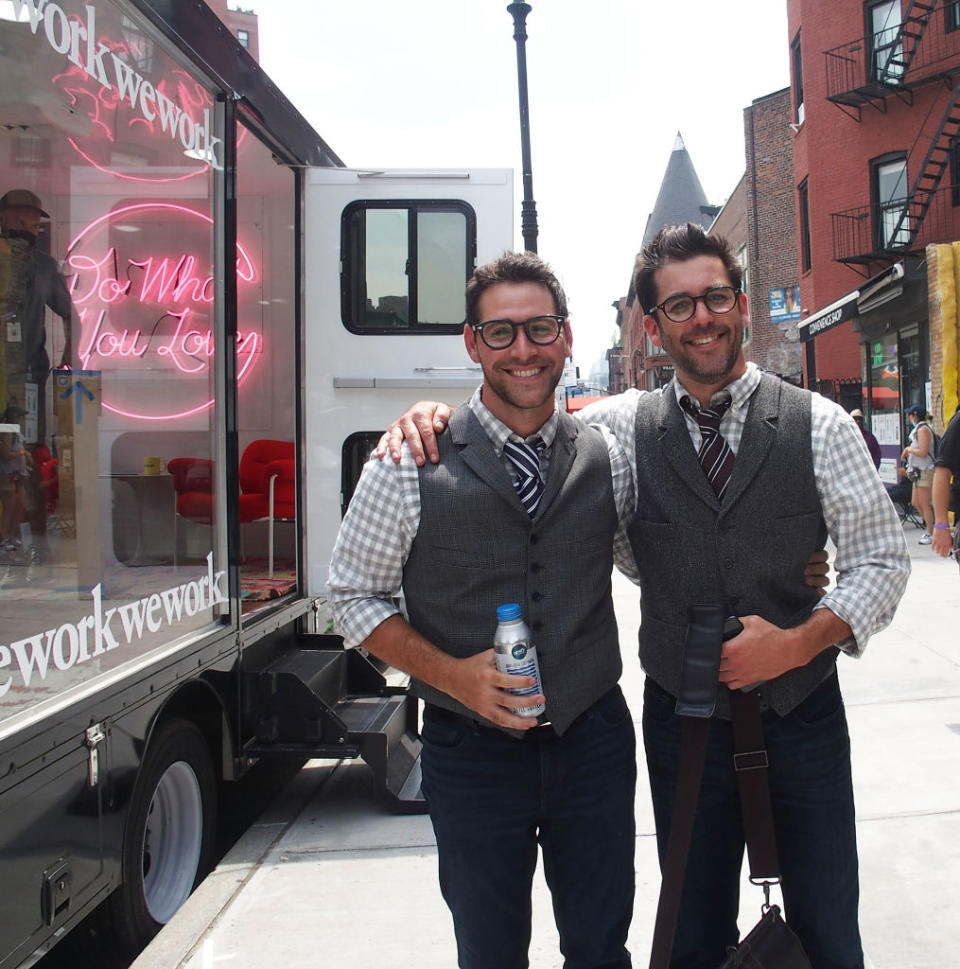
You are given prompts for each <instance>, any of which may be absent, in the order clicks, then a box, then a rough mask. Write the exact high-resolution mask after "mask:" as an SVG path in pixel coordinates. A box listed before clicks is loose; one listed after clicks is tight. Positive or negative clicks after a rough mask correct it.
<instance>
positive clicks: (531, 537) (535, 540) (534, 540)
mask: <svg viewBox="0 0 960 969" xmlns="http://www.w3.org/2000/svg"><path fill="white" fill-rule="evenodd" d="M538 541H539V539H538V538H537V536H536V535H531V536H530V544H531V545H536V544H537V542H538Z"/></svg>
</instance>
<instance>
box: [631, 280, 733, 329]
mask: <svg viewBox="0 0 960 969" xmlns="http://www.w3.org/2000/svg"><path fill="white" fill-rule="evenodd" d="M739 296H740V289H739V288H734V287H733V286H711V287H710V288H709V289H708V290H707V291H706V292H705V293H703V294H702V295H700V296H690V295H688V294H687V293H679V294H678V295H676V296H668V297H667V298H666V299H665V300H664V301H663V302H662V303H658V304H657V305H656V306H653V307H651V308H650V309H649V310H647V312H648V313H655V312H656V311H657V310H660V312H662V313H663V315H664V316H665V317H666V318H667V319H668V320H670V321H671V322H673V323H686V322H687V320H689V319H692V318H693V314H694V313H696V312H697V303H703V305H704V306H706V308H707V309H708V310H709V311H710V312H711V313H729V312H730V310H732V309H733V308H734V306H736V305H737V298H738V297H739Z"/></svg>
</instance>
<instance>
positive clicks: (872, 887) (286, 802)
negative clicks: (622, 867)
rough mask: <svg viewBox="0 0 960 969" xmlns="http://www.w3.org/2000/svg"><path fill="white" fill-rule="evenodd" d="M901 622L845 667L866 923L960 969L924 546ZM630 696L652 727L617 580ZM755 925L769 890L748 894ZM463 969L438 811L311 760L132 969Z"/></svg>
mask: <svg viewBox="0 0 960 969" xmlns="http://www.w3.org/2000/svg"><path fill="white" fill-rule="evenodd" d="M906 535H907V540H908V541H909V543H910V547H911V552H912V556H913V565H914V572H913V575H912V576H911V579H910V583H909V586H908V589H907V593H906V596H905V598H904V601H903V603H902V604H901V607H900V609H899V611H898V613H897V617H896V619H895V620H894V623H893V624H892V626H891V627H890V628H889V629H887V630H885V631H884V632H883V633H882V634H880V635H879V636H877V637H875V638H874V639H873V641H872V642H871V643H870V645H869V647H868V649H867V652H866V655H865V656H864V658H863V659H862V660H859V661H853V660H849V659H846V658H841V660H840V664H839V665H840V676H841V682H842V685H843V689H844V694H845V697H846V701H847V711H848V718H849V722H850V731H851V736H852V743H853V767H854V782H855V785H856V796H857V819H858V837H859V844H860V858H861V929H862V933H863V940H864V946H865V948H866V951H867V956H868V962H867V965H868V967H869V966H871V965H872V967H873V969H955V967H956V965H957V960H958V955H957V952H958V951H960V918H958V916H957V910H956V904H955V903H954V901H953V892H954V891H955V890H956V885H957V882H958V877H960V572H958V569H957V565H956V564H955V563H954V562H953V561H949V560H943V559H940V558H938V557H937V556H936V555H934V554H933V553H932V552H931V550H930V549H929V548H926V547H921V546H918V545H917V539H918V537H919V532H918V531H915V530H914V529H912V528H907V530H906ZM614 594H615V598H616V606H617V615H618V620H619V623H620V629H621V642H622V645H623V653H624V667H625V669H624V676H623V680H622V684H623V687H624V691H625V693H626V694H627V699H628V700H629V702H630V705H631V708H632V710H633V712H634V717H635V719H637V720H638V721H639V716H640V709H641V698H642V683H643V678H642V674H641V672H640V668H639V663H638V661H637V658H636V648H635V641H636V640H635V635H636V630H637V628H638V625H639V605H638V602H637V595H636V592H635V590H634V589H633V587H632V586H631V585H630V583H629V582H627V581H626V580H624V579H622V577H620V576H619V575H617V576H615V579H614ZM636 865H637V900H636V907H635V916H634V923H633V928H632V930H631V933H630V942H629V944H630V949H631V951H632V952H633V954H634V964H635V965H636V966H643V965H646V963H647V961H648V958H649V948H650V935H651V931H652V923H653V915H654V912H655V908H656V898H657V891H658V888H659V871H658V869H657V863H656V847H655V842H654V836H653V817H652V811H651V808H650V800H649V794H648V791H647V786H646V781H645V777H644V774H643V771H642V770H641V774H640V782H639V784H638V794H637V855H636ZM743 894H744V896H745V897H744V899H743V906H742V918H741V928H742V929H745V928H747V927H749V926H750V925H752V924H753V923H754V922H755V921H756V919H757V918H758V917H759V906H760V901H761V892H760V890H759V889H754V888H751V887H750V886H748V885H745V887H744V892H743ZM411 964H415V965H416V966H417V967H418V969H435V967H436V969H440V967H443V969H451V967H453V966H455V965H456V948H455V945H454V941H453V931H452V926H451V922H450V916H449V913H448V912H447V909H446V907H445V905H444V904H443V901H442V899H441V897H440V892H439V888H438V886H437V875H436V848H435V845H434V840H433V832H432V830H431V827H430V822H429V820H428V819H427V818H426V817H397V816H393V815H390V814H388V813H386V812H385V811H384V810H383V808H382V807H381V806H380V805H379V803H378V801H377V799H376V796H375V792H374V791H373V788H372V779H371V775H370V772H369V770H368V769H367V768H366V766H365V765H363V764H362V763H358V762H344V763H333V762H328V761H313V762H311V763H310V764H308V765H307V766H306V767H305V768H304V769H303V770H302V771H301V772H300V773H299V774H298V775H297V777H296V778H295V779H294V781H293V782H292V783H291V784H290V785H289V787H288V788H287V789H286V790H284V791H283V792H282V793H281V794H280V795H279V796H278V798H277V800H276V801H275V802H274V803H273V804H272V805H271V807H270V808H269V809H268V811H267V812H266V813H265V814H264V815H263V817H261V818H260V820H259V821H258V823H257V824H256V825H254V826H253V827H252V828H251V829H250V830H249V831H248V832H247V834H246V835H245V836H244V837H243V838H242V839H241V840H240V842H238V844H237V845H236V846H235V847H234V849H233V850H232V851H231V852H230V853H229V854H228V855H227V857H226V858H225V859H224V860H223V862H222V863H221V864H220V866H219V867H218V868H217V869H216V871H215V872H213V873H212V874H211V875H210V876H209V878H207V879H206V881H205V882H204V883H203V885H201V886H200V888H199V889H198V890H197V891H196V892H195V893H194V895H193V896H192V897H191V899H190V900H189V901H188V902H187V904H186V905H185V906H184V907H183V909H182V910H181V911H180V912H179V913H178V914H177V916H176V917H175V918H174V920H173V921H172V922H171V923H170V924H169V925H168V926H167V927H166V928H165V929H164V930H163V931H162V932H161V933H160V935H159V936H158V937H157V938H156V939H155V940H154V942H153V943H152V944H151V945H150V946H149V947H148V948H147V949H146V950H145V952H144V953H143V954H142V955H141V957H140V958H139V959H138V960H137V961H136V962H135V963H134V965H133V969H179V967H188V969H212V967H214V966H221V965H223V966H229V967H230V969H265V967H273V966H276V967H281V969H301V967H302V969H307V967H309V969H316V967H318V966H320V967H323V969H392V967H398V969H399V967H406V966H408V965H411ZM530 965H531V966H532V967H533V969H559V967H560V966H562V959H561V957H560V954H559V950H558V946H557V935H556V930H555V929H554V927H553V917H552V912H551V909H550V901H549V895H548V893H547V891H546V888H545V885H544V883H543V879H542V875H541V874H540V873H539V872H538V875H537V879H536V883H535V890H534V931H533V940H532V943H531V947H530Z"/></svg>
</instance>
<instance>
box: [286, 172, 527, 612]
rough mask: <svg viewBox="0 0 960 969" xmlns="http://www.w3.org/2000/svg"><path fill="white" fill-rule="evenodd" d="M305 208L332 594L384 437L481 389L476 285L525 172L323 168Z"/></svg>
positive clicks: (313, 483)
mask: <svg viewBox="0 0 960 969" xmlns="http://www.w3.org/2000/svg"><path fill="white" fill-rule="evenodd" d="M304 205H305V211H304V247H305V251H304V280H305V281H304V287H305V292H304V310H305V321H306V325H305V327H304V330H305V346H304V351H305V356H304V360H305V374H304V381H305V392H304V405H305V410H304V428H305V445H306V450H305V454H306V465H307V468H308V473H307V475H306V486H305V488H304V504H305V509H304V514H305V517H304V521H305V522H306V536H307V540H306V544H307V549H306V555H307V563H306V564H307V584H308V589H307V591H308V592H309V593H311V594H317V595H322V594H323V593H324V591H325V584H326V580H327V570H328V566H329V561H330V552H331V550H332V547H333V542H334V540H335V538H336V533H337V529H338V527H339V524H340V519H341V517H342V510H343V509H344V508H345V507H346V504H347V503H348V501H349V497H350V494H352V490H353V486H354V484H355V483H356V477H357V475H358V474H359V469H360V467H362V464H363V461H364V460H365V458H366V456H367V454H368V453H369V450H370V448H371V446H372V444H373V442H375V441H376V438H377V437H379V435H380V433H381V431H382V430H383V429H384V428H385V427H386V426H387V424H389V423H390V421H391V420H393V419H394V418H396V417H398V416H399V415H400V414H401V413H402V412H403V411H404V410H406V408H407V407H408V406H409V405H410V404H411V403H413V402H414V401H416V400H420V399H423V398H430V399H437V400H443V401H447V402H449V403H459V402H461V401H463V400H464V399H466V398H467V397H469V395H470V394H471V393H472V392H473V389H474V388H475V387H476V386H477V385H478V384H479V383H480V380H481V373H480V368H479V366H477V365H476V364H474V363H473V362H472V361H471V360H470V358H469V357H468V356H467V352H466V349H465V347H464V343H463V323H464V316H465V313H464V296H463V291H464V284H465V283H466V280H467V278H468V276H469V275H470V273H471V272H472V270H473V268H474V267H475V266H476V265H482V264H483V263H485V262H488V261H490V260H491V259H495V258H496V257H497V256H499V255H500V254H501V253H503V252H504V251H505V250H507V249H511V248H512V244H513V176H512V173H511V172H510V171H508V170H499V169H497V170H490V169H487V170H469V171H442V172H441V171H436V172H412V171H399V170H397V171H358V170H351V169H330V168H322V169H311V170H310V171H309V172H308V173H307V179H306V188H305V202H304ZM337 495H339V496H340V499H341V500H339V501H334V500H331V497H332V496H337Z"/></svg>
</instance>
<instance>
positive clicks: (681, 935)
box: [643, 673, 863, 969]
mask: <svg viewBox="0 0 960 969" xmlns="http://www.w3.org/2000/svg"><path fill="white" fill-rule="evenodd" d="M675 702H676V701H675V700H674V698H673V697H672V696H670V695H669V694H668V693H666V692H665V691H664V690H662V689H661V688H660V687H659V686H657V684H655V683H654V682H653V681H652V680H650V679H649V678H648V679H647V682H646V686H645V688H644V696H643V739H644V745H645V747H646V754H647V768H648V771H649V775H650V790H651V793H652V795H653V809H654V817H655V820H656V826H657V846H658V849H659V853H660V863H661V865H662V864H663V859H664V855H665V852H666V845H667V838H668V837H669V833H670V818H671V814H672V811H673V802H674V792H675V790H676V777H677V764H678V761H679V756H680V733H681V718H679V717H677V716H676V715H675V713H674V703H675ZM763 729H764V736H765V738H766V744H767V754H768V757H769V760H770V770H769V779H770V797H771V801H772V804H773V816H774V827H775V829H776V835H777V852H778V855H779V858H780V872H781V878H782V881H781V891H782V893H783V902H784V914H785V916H786V918H787V921H788V922H789V924H790V927H791V928H792V929H793V930H794V932H796V934H797V935H798V936H799V937H800V941H801V942H802V943H803V947H804V949H805V950H806V953H807V955H808V956H809V957H810V962H811V963H812V965H813V969H862V967H863V950H862V948H861V945H860V929H859V926H858V915H857V906H858V901H859V894H860V887H859V879H858V873H857V841H856V830H855V826H854V807H853V785H852V781H851V776H850V740H849V736H848V734H847V721H846V714H845V713H844V709H843V700H842V698H841V696H840V686H839V683H838V681H837V676H836V673H834V674H833V675H832V676H831V677H830V678H829V679H828V680H826V681H825V682H824V683H822V684H821V685H820V686H819V687H817V689H816V690H814V692H813V693H812V694H811V695H810V696H809V697H807V699H806V700H804V701H803V703H801V704H800V705H799V706H798V707H797V708H796V709H795V710H793V711H792V712H791V713H790V714H788V715H787V716H785V717H780V716H777V715H776V714H775V713H773V712H772V711H767V712H766V713H764V715H763ZM743 850H744V836H743V824H742V820H741V816H740V799H739V796H738V794H737V784H736V778H735V776H734V771H733V738H732V731H731V725H730V723H729V722H728V721H724V720H719V719H714V720H712V721H711V722H710V735H709V740H708V742H707V755H706V762H705V764H704V771H703V783H702V786H701V790H700V799H699V801H698V803H697V815H696V821H695V823H694V831H693V838H692V841H691V845H690V859H689V862H688V864H687V873H686V881H685V883H684V892H683V898H682V901H681V906H680V918H679V922H678V925H677V934H676V937H675V939H674V944H673V957H672V960H671V969H716V967H717V966H718V965H719V964H720V963H721V961H722V960H723V956H724V953H725V950H726V947H727V946H728V945H735V944H736V942H737V939H738V933H737V912H738V909H739V902H740V871H741V863H742V860H743ZM752 890H753V891H755V892H756V897H757V919H759V917H760V902H761V900H762V896H761V893H760V890H759V889H752ZM752 924H753V923H751V925H748V926H744V930H745V931H746V930H747V929H749V928H750V927H751V926H752Z"/></svg>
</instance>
